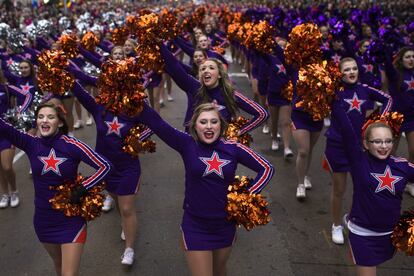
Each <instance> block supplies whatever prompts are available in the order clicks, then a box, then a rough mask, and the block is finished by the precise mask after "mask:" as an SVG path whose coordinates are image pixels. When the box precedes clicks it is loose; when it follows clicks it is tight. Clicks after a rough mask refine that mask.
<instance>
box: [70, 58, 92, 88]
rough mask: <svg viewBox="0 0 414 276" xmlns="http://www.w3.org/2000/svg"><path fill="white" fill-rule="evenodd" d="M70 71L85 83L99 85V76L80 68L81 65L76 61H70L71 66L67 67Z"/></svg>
mask: <svg viewBox="0 0 414 276" xmlns="http://www.w3.org/2000/svg"><path fill="white" fill-rule="evenodd" d="M67 68H68V71H69V72H71V73H72V74H73V75H75V77H76V78H77V79H78V80H80V81H81V82H82V83H83V84H88V85H92V86H95V87H96V86H97V84H96V83H97V80H98V78H97V77H93V76H89V75H88V74H86V73H85V72H83V71H82V70H80V69H79V67H78V66H77V65H76V64H75V63H74V62H72V61H71V62H69V66H68V67H67Z"/></svg>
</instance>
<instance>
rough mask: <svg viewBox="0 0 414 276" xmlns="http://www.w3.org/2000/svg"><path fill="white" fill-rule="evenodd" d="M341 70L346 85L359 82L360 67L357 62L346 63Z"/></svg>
mask: <svg viewBox="0 0 414 276" xmlns="http://www.w3.org/2000/svg"><path fill="white" fill-rule="evenodd" d="M339 69H340V71H341V73H342V80H343V81H344V82H345V83H348V84H354V83H356V82H357V81H358V66H357V63H356V62H355V60H351V61H345V62H344V63H342V64H341V66H340V68H339Z"/></svg>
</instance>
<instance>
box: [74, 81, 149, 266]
mask: <svg viewBox="0 0 414 276" xmlns="http://www.w3.org/2000/svg"><path fill="white" fill-rule="evenodd" d="M73 92H74V95H75V97H76V98H77V99H78V100H79V102H80V103H81V104H82V105H83V106H84V107H85V109H86V110H87V111H88V112H90V113H91V114H92V116H93V118H94V120H95V125H96V132H97V135H96V147H95V150H96V152H98V153H99V154H102V155H103V156H105V157H106V158H107V159H108V160H109V161H110V162H111V163H112V164H113V170H112V173H111V175H109V176H108V177H107V178H106V179H105V181H106V190H107V191H108V192H109V193H110V195H111V197H112V198H115V200H116V202H117V204H118V209H119V213H120V215H121V220H122V229H123V231H122V234H121V238H122V239H123V240H125V251H124V254H123V255H122V261H121V263H122V264H125V265H132V264H133V262H134V243H135V239H136V233H137V216H136V208H135V200H136V195H137V192H138V189H139V183H140V177H141V165H140V162H139V159H138V158H134V157H132V156H131V155H129V154H128V153H125V152H124V151H123V150H122V146H123V145H124V138H125V136H127V135H128V132H129V130H130V129H131V128H132V127H134V126H135V125H136V124H138V122H137V121H136V120H134V119H133V118H129V117H127V116H126V115H122V114H120V115H115V114H113V113H112V112H110V111H108V110H106V108H105V106H103V105H100V104H97V103H96V102H95V99H94V98H93V97H91V96H90V95H89V93H88V92H87V91H86V90H85V89H83V87H82V86H81V85H80V83H79V82H76V83H75V87H74V89H73ZM151 134H152V132H151V130H149V129H146V130H145V131H144V132H143V133H142V134H141V137H140V140H145V139H146V138H148V137H149V136H150V135H151Z"/></svg>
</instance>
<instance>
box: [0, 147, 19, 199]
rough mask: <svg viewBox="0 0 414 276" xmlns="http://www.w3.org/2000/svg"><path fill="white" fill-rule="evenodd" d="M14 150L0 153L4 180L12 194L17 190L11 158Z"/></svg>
mask: <svg viewBox="0 0 414 276" xmlns="http://www.w3.org/2000/svg"><path fill="white" fill-rule="evenodd" d="M15 152H16V150H15V148H14V147H13V148H10V149H5V150H3V151H2V152H1V166H2V168H3V173H4V178H5V180H6V183H7V184H8V185H9V187H10V190H11V191H12V192H14V191H16V190H17V187H16V174H15V172H14V170H13V158H14V154H15Z"/></svg>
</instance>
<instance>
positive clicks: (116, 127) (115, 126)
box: [105, 116, 125, 137]
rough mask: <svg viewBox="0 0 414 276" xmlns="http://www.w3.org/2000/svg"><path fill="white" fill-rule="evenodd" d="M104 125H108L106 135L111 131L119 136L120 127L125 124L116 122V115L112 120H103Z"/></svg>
mask: <svg viewBox="0 0 414 276" xmlns="http://www.w3.org/2000/svg"><path fill="white" fill-rule="evenodd" d="M105 123H106V125H107V126H108V131H107V132H106V135H109V134H111V133H115V134H116V135H118V136H119V137H121V128H122V127H123V126H124V125H125V124H122V123H118V117H116V116H115V117H114V118H113V119H112V122H107V121H105Z"/></svg>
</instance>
